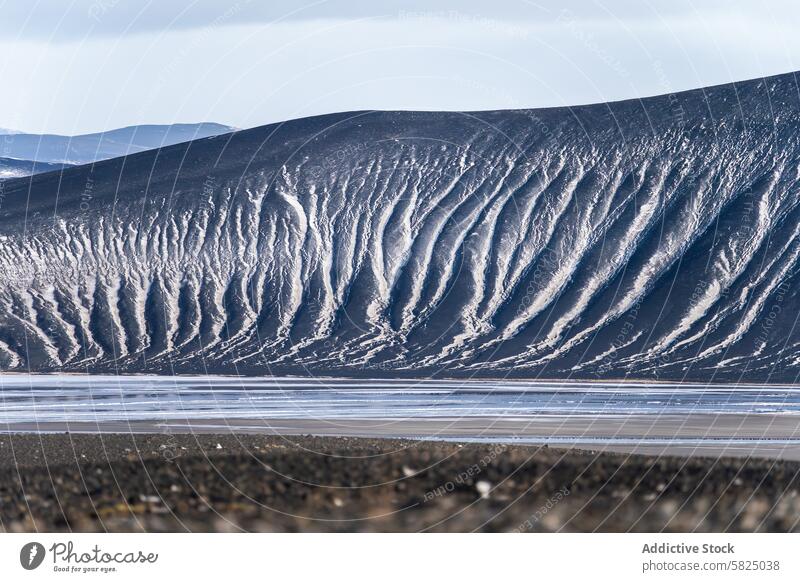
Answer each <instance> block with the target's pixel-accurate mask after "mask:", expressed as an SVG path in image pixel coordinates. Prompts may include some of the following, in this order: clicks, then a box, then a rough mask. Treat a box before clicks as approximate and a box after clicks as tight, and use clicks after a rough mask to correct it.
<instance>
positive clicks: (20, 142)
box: [0, 123, 235, 178]
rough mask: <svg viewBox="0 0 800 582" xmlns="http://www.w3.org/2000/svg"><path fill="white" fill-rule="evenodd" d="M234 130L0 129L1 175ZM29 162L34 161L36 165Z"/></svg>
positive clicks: (190, 126) (195, 126) (211, 126)
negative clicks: (46, 131) (79, 132)
mask: <svg viewBox="0 0 800 582" xmlns="http://www.w3.org/2000/svg"><path fill="white" fill-rule="evenodd" d="M234 130H235V128H233V127H229V126H227V125H220V124H218V123H181V124H175V125H136V126H131V127H123V128H121V129H114V130H111V131H106V132H103V133H91V134H86V135H76V136H64V135H49V134H44V135H37V134H30V133H18V132H14V131H12V130H7V129H0V158H2V159H3V160H2V161H0V178H1V177H10V176H25V175H30V174H33V173H41V172H47V171H50V170H53V169H60V168H61V167H63V166H64V165H81V164H89V163H92V162H97V161H100V160H107V159H110V158H117V157H120V156H127V155H130V154H135V153H138V152H143V151H146V150H151V149H155V148H162V147H167V146H171V145H175V144H178V143H182V142H187V141H191V140H194V139H201V138H204V137H209V136H213V135H220V134H223V133H229V132H231V131H234ZM15 162H19V163H15ZM31 162H37V164H36V166H34V165H33V164H31ZM39 162H41V163H39ZM50 164H56V166H52V165H50Z"/></svg>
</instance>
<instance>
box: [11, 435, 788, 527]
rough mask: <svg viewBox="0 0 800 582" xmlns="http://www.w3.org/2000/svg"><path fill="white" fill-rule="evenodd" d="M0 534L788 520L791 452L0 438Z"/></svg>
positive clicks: (243, 438)
mask: <svg viewBox="0 0 800 582" xmlns="http://www.w3.org/2000/svg"><path fill="white" fill-rule="evenodd" d="M0 469H2V470H0V526H1V527H0V529H1V530H2V531H309V532H310V531H520V532H522V531H648V532H654V531H673V532H689V531H708V532H722V531H725V532H728V531H730V532H734V531H797V530H798V529H800V528H799V526H798V520H800V517H798V516H799V515H800V463H797V462H793V461H780V460H768V459H755V458H730V457H719V458H705V457H689V458H683V457H674V456H669V457H653V456H642V455H627V454H619V453H610V452H607V453H592V452H587V451H580V450H565V449H555V448H551V447H539V446H530V445H507V444H501V443H495V444H465V443H454V442H439V441H429V440H428V441H418V440H417V441H412V440H392V439H379V438H345V437H310V436H290V435H284V436H274V435H272V436H271V435H263V434H230V433H228V434H213V433H209V434H189V433H172V434H152V433H149V434H147V433H143V434H93V435H90V434H73V433H70V434H38V435H34V434H25V435H22V434H14V435H9V434H4V435H0Z"/></svg>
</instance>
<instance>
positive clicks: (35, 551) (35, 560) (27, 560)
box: [19, 542, 45, 570]
mask: <svg viewBox="0 0 800 582" xmlns="http://www.w3.org/2000/svg"><path fill="white" fill-rule="evenodd" d="M44 553H45V552H44V546H43V545H42V544H40V543H39V542H30V543H27V544H25V545H24V546H22V549H21V550H20V551H19V563H20V564H22V567H23V568H25V569H26V570H35V569H36V568H38V567H39V566H41V565H42V561H43V560H44Z"/></svg>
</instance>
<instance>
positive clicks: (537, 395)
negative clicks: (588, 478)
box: [0, 375, 800, 457]
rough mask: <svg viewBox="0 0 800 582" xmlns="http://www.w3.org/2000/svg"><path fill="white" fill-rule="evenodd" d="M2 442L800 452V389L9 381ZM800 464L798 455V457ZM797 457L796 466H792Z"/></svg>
mask: <svg viewBox="0 0 800 582" xmlns="http://www.w3.org/2000/svg"><path fill="white" fill-rule="evenodd" d="M0 430H2V431H5V432H54V431H59V432H61V431H67V430H68V431H72V432H128V431H136V432H153V431H157V432H169V431H180V432H194V431H197V432H231V431H233V432H272V433H277V434H320V435H338V436H387V437H407V438H441V439H455V440H464V441H467V440H480V441H513V442H530V443H532V444H535V443H544V442H546V443H550V444H552V445H554V446H581V447H583V448H586V447H591V448H597V447H600V446H603V447H605V448H607V449H608V448H610V449H612V450H620V451H630V450H638V451H641V452H664V451H667V450H669V451H673V452H674V451H677V450H684V451H685V450H690V451H694V452H696V451H697V450H701V449H703V448H707V449H709V450H710V449H713V450H721V449H724V450H726V452H728V453H730V452H731V451H734V450H736V451H739V453H737V454H745V453H748V454H749V453H752V452H753V451H756V449H763V450H766V449H769V450H772V451H775V450H778V451H784V454H780V455H773V456H784V457H785V456H787V455H786V454H785V452H786V451H795V450H800V449H798V447H800V389H797V388H794V387H787V386H755V385H738V386H719V385H714V386H708V385H698V384H677V385H675V384H661V383H658V384H656V383H641V382H620V383H610V382H602V383H592V382H549V381H542V382H517V381H484V380H481V381H463V380H418V381H409V380H379V381H377V380H374V381H373V380H361V379H359V380H353V379H327V378H315V379H308V378H230V377H152V376H77V375H75V376H71V375H70V376H67V375H64V376H25V375H3V376H0ZM798 454H800V453H798ZM792 455H794V453H791V455H789V456H792Z"/></svg>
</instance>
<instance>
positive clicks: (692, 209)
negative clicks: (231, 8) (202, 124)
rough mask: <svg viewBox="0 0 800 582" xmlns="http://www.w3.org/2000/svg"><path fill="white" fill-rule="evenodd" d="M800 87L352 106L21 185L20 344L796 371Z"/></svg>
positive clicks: (129, 364) (171, 358)
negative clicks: (612, 98)
mask: <svg viewBox="0 0 800 582" xmlns="http://www.w3.org/2000/svg"><path fill="white" fill-rule="evenodd" d="M799 95H800V93H799V92H798V86H797V84H796V82H795V77H794V75H784V76H780V77H773V78H768V79H763V80H756V81H749V82H745V83H739V84H736V85H725V86H719V87H712V88H709V89H705V90H698V91H692V92H687V93H681V94H677V95H671V96H664V97H655V98H649V99H644V100H637V101H628V102H620V103H612V104H603V105H592V106H582V107H575V108H561V109H546V110H530V111H501V112H484V113H463V114H462V113H392V112H356V113H349V114H337V115H330V116H322V117H316V118H309V119H304V120H297V121H292V122H288V123H285V124H280V125H273V126H266V127H262V128H257V129H253V130H248V131H241V132H237V133H234V134H229V135H225V136H217V137H212V138H208V139H202V140H196V141H193V142H191V143H188V144H180V145H177V146H173V147H170V148H165V149H162V150H161V151H158V152H144V153H141V154H136V155H132V156H128V157H126V158H119V159H114V160H108V161H105V162H100V163H97V164H94V165H93V166H86V167H79V168H73V169H68V170H65V171H64V172H63V173H61V174H58V175H43V176H37V177H34V178H32V179H26V180H18V181H14V180H11V181H6V182H3V186H2V197H1V198H0V269H1V270H0V274H2V275H3V276H2V279H1V280H0V364H1V365H2V367H3V368H4V369H22V370H29V369H30V370H33V371H46V370H87V369H88V370H92V371H110V370H115V371H120V372H123V371H124V372H136V371H147V372H161V373H165V372H166V373H171V372H194V373H205V372H213V373H246V374H262V373H266V372H271V373H301V372H308V371H310V372H312V373H318V374H345V375H368V376H381V375H386V376H389V375H391V376H396V375H412V376H416V375H428V374H433V373H440V374H442V375H445V376H468V375H483V376H505V375H513V376H526V377H539V376H544V377H583V378H620V377H626V376H627V377H641V378H661V379H670V380H682V379H686V378H691V379H698V380H720V381H723V380H725V381H731V380H739V379H744V378H746V379H750V380H755V381H759V382H761V381H764V382H766V381H773V382H779V381H782V382H791V381H794V380H795V378H796V375H797V370H798V363H800V332H798V331H797V329H796V318H797V314H798V296H797V292H796V289H797V286H796V282H797V278H798V275H797V273H798V257H800V236H799V235H800V227H799V226H798V224H800V205H798V202H800V190H799V189H798V180H800V163H799V162H800V149H799V148H798V142H799V141H800V131H798V128H799V127H800V126H799V125H798V124H799V123H800V97H799Z"/></svg>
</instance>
